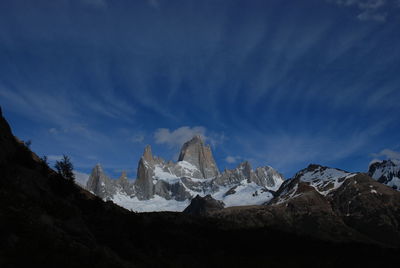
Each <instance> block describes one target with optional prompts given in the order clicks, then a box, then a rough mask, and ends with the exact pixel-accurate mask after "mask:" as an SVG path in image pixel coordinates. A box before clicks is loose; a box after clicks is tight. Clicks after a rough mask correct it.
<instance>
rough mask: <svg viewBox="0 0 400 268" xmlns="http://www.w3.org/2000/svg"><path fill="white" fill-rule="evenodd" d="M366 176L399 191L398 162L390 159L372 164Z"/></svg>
mask: <svg viewBox="0 0 400 268" xmlns="http://www.w3.org/2000/svg"><path fill="white" fill-rule="evenodd" d="M368 175H369V176H371V177H372V178H374V179H375V180H377V181H378V182H380V183H383V184H386V185H387V186H389V187H392V188H393V189H395V190H398V191H400V161H399V160H395V159H391V160H383V161H378V162H374V163H372V164H371V165H370V166H369V168H368Z"/></svg>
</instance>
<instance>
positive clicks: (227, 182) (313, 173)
mask: <svg viewBox="0 0 400 268" xmlns="http://www.w3.org/2000/svg"><path fill="white" fill-rule="evenodd" d="M357 174H358V173H350V172H347V171H344V170H340V169H336V168H329V167H322V166H319V165H310V166H309V167H308V168H306V169H304V170H301V171H299V172H298V173H297V174H296V175H295V176H294V178H292V179H290V180H285V178H284V177H283V176H282V175H281V174H280V173H279V172H277V171H276V170H275V169H273V168H272V167H270V166H264V167H258V168H256V169H255V170H254V169H253V168H252V167H251V165H250V163H249V162H248V161H245V162H243V163H240V164H239V165H238V166H237V167H236V168H235V169H232V170H227V169H225V170H224V171H223V172H219V169H218V167H217V164H216V163H215V160H214V157H213V155H212V151H211V148H210V146H209V145H206V144H205V143H204V141H203V139H202V137H201V136H195V137H193V138H192V139H191V140H189V141H187V142H186V143H184V144H183V146H182V148H181V150H180V153H179V158H178V161H177V162H173V161H165V160H163V159H162V158H159V157H155V156H153V154H152V150H151V147H150V146H149V145H148V146H146V148H145V149H144V153H143V156H142V157H141V158H140V161H139V163H138V167H137V178H136V180H134V182H130V181H128V179H127V175H126V173H125V172H123V173H122V175H121V176H120V178H119V179H110V178H109V177H108V176H107V175H106V174H105V172H104V171H103V168H102V167H101V165H100V164H97V165H96V166H95V167H94V168H93V170H92V173H91V175H90V176H89V180H88V181H87V185H86V189H87V190H89V191H91V192H92V193H94V194H96V195H97V196H99V197H100V198H102V199H104V200H111V201H113V202H114V203H116V204H118V205H121V206H122V207H125V208H127V209H130V210H134V211H162V210H169V211H183V210H184V209H185V208H186V207H187V206H188V205H189V203H190V201H191V200H192V199H193V198H194V197H195V196H197V195H199V196H201V197H204V196H207V195H210V196H211V197H212V198H213V199H215V200H219V201H221V202H222V203H223V204H224V207H232V206H248V205H261V204H266V203H268V202H269V201H271V200H272V199H274V198H276V196H277V194H278V192H279V193H280V192H282V189H284V187H283V188H282V187H281V186H285V185H286V184H287V183H289V182H291V181H292V180H296V179H298V178H301V181H302V182H304V183H307V184H308V185H310V186H311V187H313V188H314V189H315V190H316V191H317V192H318V193H319V194H321V195H323V196H327V195H328V194H330V193H331V192H333V191H335V190H336V189H337V188H339V187H340V186H341V185H342V184H343V183H344V181H345V180H346V179H348V178H351V177H354V176H356V175H357ZM367 174H368V176H370V177H371V178H373V179H375V180H377V181H378V182H380V183H383V184H386V185H387V186H390V187H392V188H393V189H397V190H400V179H399V178H400V161H398V160H383V161H375V162H373V163H371V164H370V166H369V170H368V172H367ZM282 184H285V185H282ZM281 188H282V189H281ZM285 198H288V196H287V195H285Z"/></svg>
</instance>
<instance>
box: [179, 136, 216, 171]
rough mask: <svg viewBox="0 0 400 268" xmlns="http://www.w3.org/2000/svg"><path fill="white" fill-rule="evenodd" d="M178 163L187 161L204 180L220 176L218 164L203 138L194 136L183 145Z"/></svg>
mask: <svg viewBox="0 0 400 268" xmlns="http://www.w3.org/2000/svg"><path fill="white" fill-rule="evenodd" d="M178 161H186V162H188V163H190V164H192V165H194V166H195V167H196V168H197V169H198V170H199V171H200V173H201V176H202V177H203V178H204V179H208V178H213V177H216V176H218V174H219V171H218V167H217V164H216V163H215V160H214V157H213V155H212V152H211V148H210V146H209V145H204V142H203V139H202V138H201V136H194V137H193V138H192V139H191V140H190V141H188V142H186V143H185V144H183V146H182V149H181V152H180V154H179V159H178Z"/></svg>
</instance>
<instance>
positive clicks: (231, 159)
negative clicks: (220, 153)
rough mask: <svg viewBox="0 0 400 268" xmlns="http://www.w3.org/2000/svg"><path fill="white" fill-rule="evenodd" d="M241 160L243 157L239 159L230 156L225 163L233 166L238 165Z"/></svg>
mask: <svg viewBox="0 0 400 268" xmlns="http://www.w3.org/2000/svg"><path fill="white" fill-rule="evenodd" d="M240 159H241V157H239V156H231V155H228V156H227V157H226V158H225V162H227V163H229V164H233V163H237V162H238V161H239V160H240Z"/></svg>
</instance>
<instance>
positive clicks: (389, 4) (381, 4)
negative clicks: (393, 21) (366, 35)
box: [327, 0, 399, 22]
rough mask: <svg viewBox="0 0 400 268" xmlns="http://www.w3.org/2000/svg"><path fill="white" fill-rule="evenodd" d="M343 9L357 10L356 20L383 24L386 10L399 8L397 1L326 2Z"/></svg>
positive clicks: (333, 0) (356, 0)
mask: <svg viewBox="0 0 400 268" xmlns="http://www.w3.org/2000/svg"><path fill="white" fill-rule="evenodd" d="M327 1H328V2H331V3H334V4H337V5H339V6H343V7H354V8H357V9H358V10H359V14H358V15H357V18H358V19H359V20H361V21H376V22H385V21H386V19H387V17H388V10H390V9H397V8H399V4H398V1H397V0H327Z"/></svg>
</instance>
